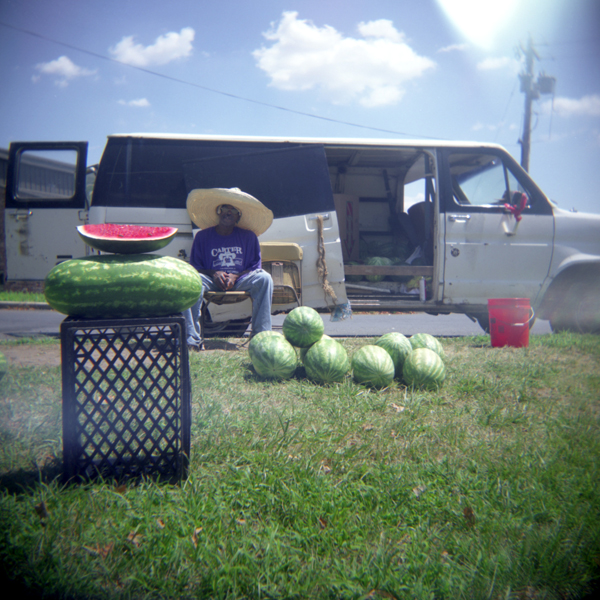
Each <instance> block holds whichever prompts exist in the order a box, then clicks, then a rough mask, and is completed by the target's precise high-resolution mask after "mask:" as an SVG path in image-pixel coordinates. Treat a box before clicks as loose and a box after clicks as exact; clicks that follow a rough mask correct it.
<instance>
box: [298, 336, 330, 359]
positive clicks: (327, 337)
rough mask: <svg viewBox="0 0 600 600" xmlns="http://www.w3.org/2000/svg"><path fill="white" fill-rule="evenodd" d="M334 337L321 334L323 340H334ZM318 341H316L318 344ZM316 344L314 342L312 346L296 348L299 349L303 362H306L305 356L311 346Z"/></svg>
mask: <svg viewBox="0 0 600 600" xmlns="http://www.w3.org/2000/svg"><path fill="white" fill-rule="evenodd" d="M332 339H333V338H332V337H330V336H328V335H326V334H325V333H324V334H323V335H322V336H321V340H332ZM321 340H319V341H321ZM316 343H317V342H315V344H316ZM313 346H314V344H311V345H310V346H307V347H306V348H296V350H297V351H298V356H299V357H300V360H301V361H302V362H304V357H305V356H306V353H307V352H308V351H309V350H310V348H312V347H313Z"/></svg>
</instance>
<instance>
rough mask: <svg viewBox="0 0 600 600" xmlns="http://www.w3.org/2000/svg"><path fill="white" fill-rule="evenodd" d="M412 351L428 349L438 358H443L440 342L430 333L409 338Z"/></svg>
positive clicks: (417, 334) (442, 348)
mask: <svg viewBox="0 0 600 600" xmlns="http://www.w3.org/2000/svg"><path fill="white" fill-rule="evenodd" d="M409 341H410V345H411V346H412V349H413V350H416V349H417V348H429V349H430V350H433V351H434V352H435V353H436V354H438V355H439V356H440V358H442V359H443V358H444V347H443V346H442V344H441V343H440V341H439V340H438V339H437V338H436V337H434V336H433V335H431V334H430V333H415V334H414V335H411V336H410V338H409Z"/></svg>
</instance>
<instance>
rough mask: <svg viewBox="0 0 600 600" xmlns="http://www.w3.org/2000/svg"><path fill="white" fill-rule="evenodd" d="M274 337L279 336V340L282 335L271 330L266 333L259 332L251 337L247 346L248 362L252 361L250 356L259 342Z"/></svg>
mask: <svg viewBox="0 0 600 600" xmlns="http://www.w3.org/2000/svg"><path fill="white" fill-rule="evenodd" d="M274 335H275V336H279V337H280V338H283V334H281V333H279V332H278V331H273V330H272V329H269V330H267V331H261V332H259V333H257V334H256V335H255V336H253V337H252V338H251V339H250V343H249V344H248V354H249V355H250V360H252V355H253V354H254V348H255V347H256V346H258V345H259V344H260V341H261V340H262V339H264V338H266V337H270V336H274ZM284 339H285V338H284Z"/></svg>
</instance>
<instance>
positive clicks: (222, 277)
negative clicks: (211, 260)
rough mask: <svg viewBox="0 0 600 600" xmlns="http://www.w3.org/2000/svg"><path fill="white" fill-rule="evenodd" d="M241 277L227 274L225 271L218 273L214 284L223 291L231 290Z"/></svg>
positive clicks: (215, 275) (214, 278) (214, 277)
mask: <svg viewBox="0 0 600 600" xmlns="http://www.w3.org/2000/svg"><path fill="white" fill-rule="evenodd" d="M238 277H239V275H237V274H236V273H225V272H224V271H217V272H216V273H215V274H214V276H213V280H214V282H215V283H216V284H217V285H218V286H219V287H220V288H221V289H222V290H223V291H225V292H226V291H227V290H230V289H231V288H232V287H233V286H234V284H235V282H236V281H237V279H238Z"/></svg>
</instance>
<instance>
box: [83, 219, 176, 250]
mask: <svg viewBox="0 0 600 600" xmlns="http://www.w3.org/2000/svg"><path fill="white" fill-rule="evenodd" d="M77 233H78V234H79V235H80V237H81V238H82V239H83V241H84V242H85V243H86V244H87V245H88V246H91V247H92V248H95V249H96V250H100V251H101V252H112V253H115V254H142V253H144V252H156V251H157V250H160V249H161V248H164V247H165V246H166V245H167V244H168V243H170V242H171V240H172V239H173V238H174V237H175V234H176V233H177V227H148V226H145V225H117V224H116V223H98V224H93V225H80V226H79V227H77Z"/></svg>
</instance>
